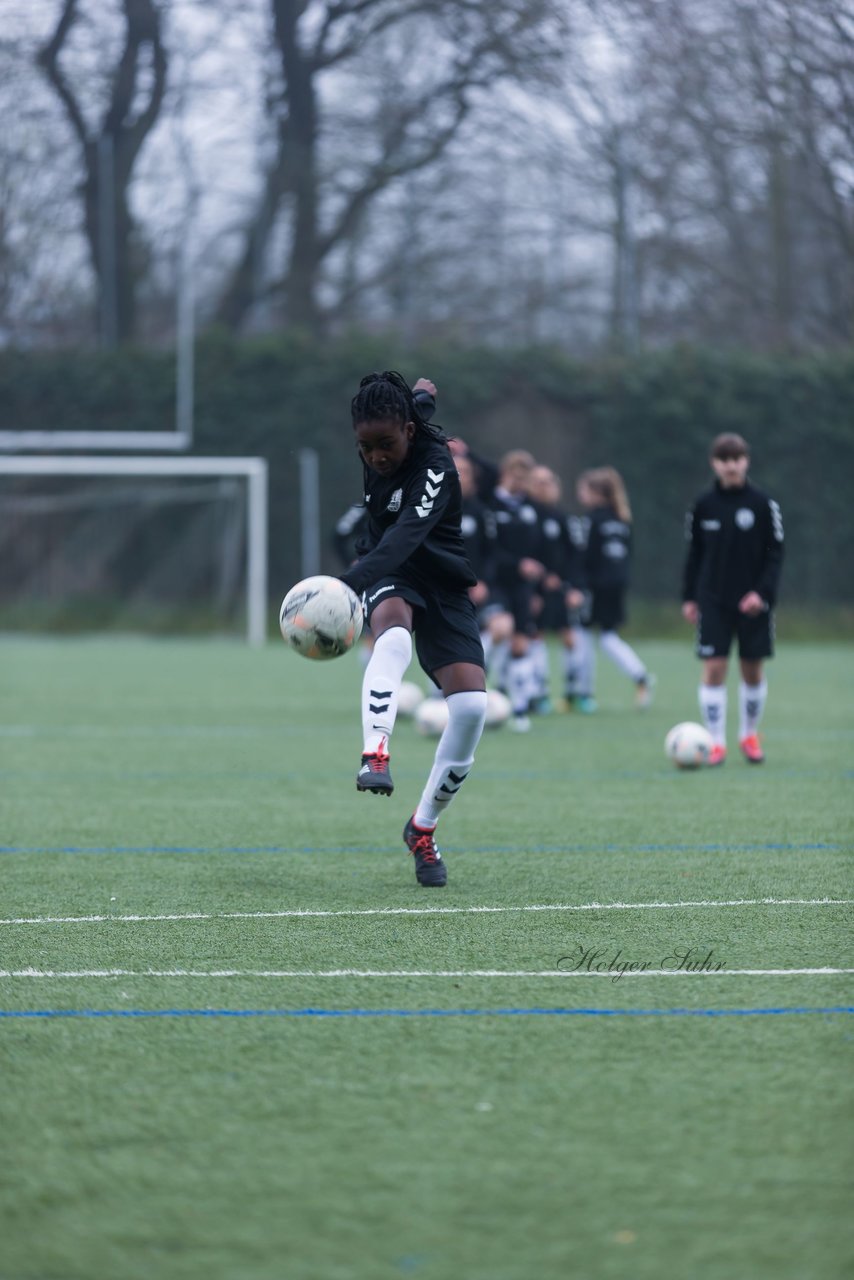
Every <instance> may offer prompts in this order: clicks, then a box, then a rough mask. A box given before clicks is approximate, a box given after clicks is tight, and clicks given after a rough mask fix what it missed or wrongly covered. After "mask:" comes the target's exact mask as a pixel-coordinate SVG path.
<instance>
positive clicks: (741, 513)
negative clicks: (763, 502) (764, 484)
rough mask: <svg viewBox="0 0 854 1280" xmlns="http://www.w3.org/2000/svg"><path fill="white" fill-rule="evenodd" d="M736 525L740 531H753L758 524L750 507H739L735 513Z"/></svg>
mask: <svg viewBox="0 0 854 1280" xmlns="http://www.w3.org/2000/svg"><path fill="white" fill-rule="evenodd" d="M735 523H736V524H737V525H738V527H739V529H752V528H753V526H754V525H755V523H756V516H755V515H754V514H753V512H752V511H751V510H750V507H739V508H738V511H736V513H735Z"/></svg>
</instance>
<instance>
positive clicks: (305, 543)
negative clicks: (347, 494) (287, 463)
mask: <svg viewBox="0 0 854 1280" xmlns="http://www.w3.org/2000/svg"><path fill="white" fill-rule="evenodd" d="M299 487H300V547H301V549H302V576H303V577H304V578H310V577H311V576H312V575H313V574H315V573H320V455H319V454H318V452H317V450H316V449H300V451H299Z"/></svg>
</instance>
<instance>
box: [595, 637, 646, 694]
mask: <svg viewBox="0 0 854 1280" xmlns="http://www.w3.org/2000/svg"><path fill="white" fill-rule="evenodd" d="M599 646H600V648H601V650H602V652H603V653H605V654H607V655H608V657H609V658H610V659H611V661H612V662H613V663H614V664H615V665H616V666H618V667H619V668H620V670H621V671H624V672H625V674H626V675H627V676H628V677H629V679H630V680H634V682H635V683H636V684H637V682H638V680H643V679H645V677H646V667H645V666H644V664H643V663H642V662H641V660H640V658H639V657H638V655H637V654H636V653H635V651H634V649H633V648H632V646H631V645H630V644H626V641H625V640H624V639H623V638H622V636H618V635H617V633H616V631H603V632H602V634H601V636H600V637H599Z"/></svg>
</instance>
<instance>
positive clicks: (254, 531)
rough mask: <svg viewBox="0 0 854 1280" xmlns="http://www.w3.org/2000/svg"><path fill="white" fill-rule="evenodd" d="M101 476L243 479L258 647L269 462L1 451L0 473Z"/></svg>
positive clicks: (251, 633)
mask: <svg viewBox="0 0 854 1280" xmlns="http://www.w3.org/2000/svg"><path fill="white" fill-rule="evenodd" d="M2 476H21V477H31V478H37V477H45V478H47V477H53V478H58V479H62V478H63V477H64V478H73V477H77V478H78V479H84V480H90V479H97V478H99V477H113V478H115V477H119V478H121V477H124V478H125V479H129V480H133V479H135V478H137V479H140V480H144V479H152V478H153V479H160V480H162V481H168V480H170V479H177V478H181V477H190V478H196V479H200V478H202V479H203V478H207V479H211V480H216V479H228V478H232V479H233V478H242V479H244V480H245V482H246V521H245V546H246V575H245V583H246V589H245V597H246V638H247V640H248V641H249V643H250V644H251V645H256V646H257V645H262V644H264V642H265V640H266V634H267V554H268V547H267V501H268V498H267V488H268V482H267V462H266V459H264V458H248V457H239V458H203V457H159V456H148V457H104V456H101V455H86V454H84V455H75V456H63V455H61V454H54V455H40V456H32V455H31V456H21V455H13V456H2V455H0V477H2Z"/></svg>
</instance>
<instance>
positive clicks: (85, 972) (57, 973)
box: [0, 968, 854, 981]
mask: <svg viewBox="0 0 854 1280" xmlns="http://www.w3.org/2000/svg"><path fill="white" fill-rule="evenodd" d="M846 973H854V969H830V968H822V969H714V968H713V969H693V970H681V969H645V970H641V969H638V970H634V971H631V970H626V971H625V972H623V971H615V970H613V969H608V970H603V971H601V972H600V971H597V970H587V969H582V970H572V969H64V970H59V969H0V979H2V978H610V979H611V981H615V980H617V979H619V980H620V981H622V979H623V978H696V977H705V978H734V977H751V978H780V977H796V976H804V975H806V976H809V977H824V976H826V975H837V974H846Z"/></svg>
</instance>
